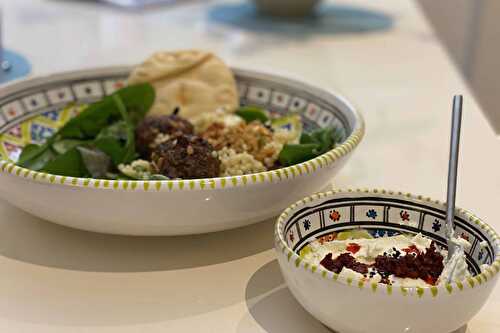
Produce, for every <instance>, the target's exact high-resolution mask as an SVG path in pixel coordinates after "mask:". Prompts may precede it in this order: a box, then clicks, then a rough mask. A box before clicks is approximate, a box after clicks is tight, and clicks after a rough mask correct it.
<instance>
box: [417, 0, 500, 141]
mask: <svg viewBox="0 0 500 333" xmlns="http://www.w3.org/2000/svg"><path fill="white" fill-rule="evenodd" d="M418 1H419V3H420V5H421V7H422V8H423V10H424V12H425V14H426V15H427V17H428V18H429V20H430V22H431V23H432V24H433V25H434V27H435V29H436V32H437V34H438V36H439V38H440V39H441V40H442V41H443V42H444V44H445V45H446V47H447V48H448V51H449V53H450V55H451V57H452V58H453V60H454V61H455V63H456V64H457V66H458V67H459V68H460V70H461V71H462V73H463V75H464V77H465V78H466V79H467V81H468V82H469V85H470V86H471V87H472V89H473V91H474V93H475V95H476V97H477V99H478V101H479V103H480V104H481V106H482V108H483V110H484V111H485V113H486V115H487V117H488V118H489V119H490V123H491V125H492V127H493V128H494V129H495V131H496V132H497V133H498V134H500V107H499V106H498V105H497V104H496V103H497V99H496V98H497V97H499V96H497V95H500V1H499V0H439V1H436V0H418Z"/></svg>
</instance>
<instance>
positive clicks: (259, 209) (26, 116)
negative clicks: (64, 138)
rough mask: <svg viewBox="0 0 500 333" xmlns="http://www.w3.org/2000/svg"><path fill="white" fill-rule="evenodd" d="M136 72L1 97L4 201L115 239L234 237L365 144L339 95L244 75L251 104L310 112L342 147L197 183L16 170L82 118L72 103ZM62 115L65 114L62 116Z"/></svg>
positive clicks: (43, 84) (90, 76)
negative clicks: (228, 232) (26, 151)
mask: <svg viewBox="0 0 500 333" xmlns="http://www.w3.org/2000/svg"><path fill="white" fill-rule="evenodd" d="M130 70H131V68H130V67H113V68H105V69H96V70H85V71H79V72H72V73H66V74H58V75H51V76H48V77H42V78H35V79H29V80H26V81H21V82H19V83H15V84H11V85H9V86H4V87H3V88H0V155H1V156H2V157H3V160H1V161H0V196H1V197H3V198H4V199H5V200H7V201H8V202H10V203H11V204H13V205H15V206H17V207H19V208H21V209H23V210H25V211H27V212H29V213H32V214H33V215H36V216H39V217H41V218H43V219H46V220H49V221H52V222H56V223H59V224H62V225H66V226H69V227H74V228H79V229H84V230H90V231H97V232H103V233H112V234H127V235H181V234H195V233H205V232H212V231H219V230H225V229H231V228H236V227H240V226H243V225H247V224H250V223H254V222H257V221H261V220H264V219H267V218H270V217H273V216H277V215H278V214H279V213H280V212H281V211H282V210H283V209H284V208H285V207H287V206H288V205H289V204H290V203H292V202H294V201H296V200H298V199H300V198H301V197H304V196H305V195H308V194H311V193H313V192H317V191H319V190H320V189H322V188H323V187H324V186H326V185H327V184H328V183H329V182H330V181H331V179H332V177H333V176H334V175H335V174H336V173H337V171H338V170H339V169H340V168H341V167H342V166H343V165H344V164H345V163H346V161H347V159H348V158H349V157H350V156H351V152H352V151H353V150H354V148H355V147H356V146H357V145H358V143H359V142H360V140H361V138H362V136H363V132H364V125H363V120H362V118H361V116H360V115H359V113H358V112H357V111H356V109H355V108H354V107H353V106H351V104H349V103H348V102H347V101H345V100H344V99H343V98H341V97H339V96H338V95H336V94H334V93H331V92H327V91H324V90H321V89H318V88H315V87H312V86H310V85H307V84H304V83H301V82H297V81H293V80H289V79H286V78H282V77H278V76H273V75H267V74H261V73H256V72H250V71H244V70H238V69H235V70H234V72H235V74H236V78H237V82H238V88H239V92H240V96H241V103H242V104H251V105H258V106H262V107H264V108H267V109H268V110H269V111H270V112H273V113H280V114H285V113H287V112H289V111H294V112H301V115H302V118H303V125H304V127H305V128H306V129H313V128H318V127H323V126H334V127H336V128H337V129H338V130H339V131H340V132H341V133H342V135H343V142H342V144H340V145H338V146H337V147H336V148H335V149H333V150H331V151H330V152H327V153H326V154H323V155H322V156H319V157H317V158H315V159H313V160H310V161H307V162H305V163H301V164H298V165H294V166H291V167H287V168H282V169H277V170H273V171H269V172H262V173H258V174H251V175H244V176H237V177H222V178H212V179H196V180H172V181H109V180H98V179H84V178H73V177H62V176H57V175H50V174H46V173H40V172H33V171H30V170H28V169H24V168H21V167H18V166H16V165H15V164H14V163H12V162H10V161H9V159H10V160H13V161H15V160H16V159H17V158H18V155H19V153H20V151H21V148H22V147H23V146H24V145H26V144H28V143H31V142H35V143H36V142H41V141H43V140H44V139H45V138H47V137H48V136H50V135H51V134H52V133H54V132H55V131H56V129H57V128H58V127H60V126H61V125H62V124H64V123H65V122H66V121H67V120H68V119H69V118H70V117H72V116H73V115H74V114H73V113H74V111H73V110H63V108H64V107H65V106H66V105H67V104H68V103H88V102H91V101H95V100H98V99H100V98H101V97H102V96H103V95H106V94H109V93H111V92H113V91H114V90H115V89H117V88H119V87H121V86H122V85H123V84H124V80H125V78H126V77H127V76H128V73H129V72H130ZM61 110H63V111H61Z"/></svg>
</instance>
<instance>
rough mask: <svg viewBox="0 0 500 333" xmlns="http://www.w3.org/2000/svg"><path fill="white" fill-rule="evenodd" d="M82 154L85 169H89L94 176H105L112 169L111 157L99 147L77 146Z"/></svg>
mask: <svg viewBox="0 0 500 333" xmlns="http://www.w3.org/2000/svg"><path fill="white" fill-rule="evenodd" d="M76 149H77V150H78V152H79V153H80V155H81V156H82V162H83V164H84V165H85V169H87V170H88V172H89V173H90V175H91V176H92V178H105V177H106V175H107V174H108V172H109V170H110V169H111V158H110V157H109V156H108V155H106V154H105V153H104V152H102V151H100V150H99V149H92V148H86V147H77V148H76Z"/></svg>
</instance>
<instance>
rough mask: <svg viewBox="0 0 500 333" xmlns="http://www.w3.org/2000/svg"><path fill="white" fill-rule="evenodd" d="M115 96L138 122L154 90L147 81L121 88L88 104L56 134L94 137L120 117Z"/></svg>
mask: <svg viewBox="0 0 500 333" xmlns="http://www.w3.org/2000/svg"><path fill="white" fill-rule="evenodd" d="M115 96H118V97H119V98H120V99H121V101H122V104H123V105H124V107H125V108H126V110H127V111H128V113H130V119H131V120H132V121H134V122H138V121H140V120H141V119H142V118H143V117H144V116H145V115H146V113H147V112H148V110H149V109H150V108H151V106H152V105H153V102H154V98H155V92H154V88H153V87H152V86H151V85H150V84H149V83H144V84H139V85H133V86H128V87H125V88H122V89H120V90H118V91H116V92H115V93H113V94H112V95H109V96H106V97H104V98H103V99H102V100H100V101H98V102H96V103H93V104H91V105H89V106H88V107H87V108H86V109H85V110H84V111H82V112H81V113H80V114H79V115H78V116H76V117H75V118H73V119H71V120H70V121H68V122H67V123H66V125H64V126H63V127H62V128H61V129H60V130H59V131H58V133H57V135H59V136H60V137H62V138H72V139H89V138H94V137H95V136H96V135H98V134H99V132H100V131H101V130H102V129H103V128H104V127H106V126H108V125H109V124H111V123H112V122H114V121H116V120H118V119H120V118H122V113H121V111H120V110H119V107H118V104H117V103H116V100H115Z"/></svg>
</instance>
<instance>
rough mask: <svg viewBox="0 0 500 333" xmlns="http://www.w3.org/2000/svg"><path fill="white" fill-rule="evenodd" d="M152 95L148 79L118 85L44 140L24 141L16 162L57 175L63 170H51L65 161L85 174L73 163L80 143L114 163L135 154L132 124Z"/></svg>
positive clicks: (146, 105)
mask: <svg viewBox="0 0 500 333" xmlns="http://www.w3.org/2000/svg"><path fill="white" fill-rule="evenodd" d="M154 99H155V91H154V88H153V87H152V86H151V84H149V83H144V84H139V85H133V86H128V87H125V88H122V89H120V90H118V91H116V92H115V93H113V94H112V95H110V96H107V97H104V98H103V99H102V100H101V101H98V102H96V103H93V104H91V105H89V106H88V107H87V108H86V109H85V110H84V111H82V112H81V113H80V114H79V115H77V116H76V117H75V118H73V119H71V120H70V121H68V122H67V123H66V124H65V125H64V126H63V127H62V128H61V129H60V130H59V131H58V132H57V133H55V134H54V135H52V136H51V137H50V138H49V139H48V140H47V142H46V143H45V144H43V145H27V146H26V147H25V148H24V149H23V152H22V153H21V156H20V158H19V161H18V163H17V164H18V165H20V166H23V167H26V168H30V169H32V170H42V169H43V170H45V171H47V172H49V171H48V170H52V171H50V172H53V173H56V174H61V175H63V174H64V175H66V173H65V172H64V171H62V172H60V171H55V170H58V169H59V168H60V167H61V166H63V165H68V167H71V168H72V169H71V170H69V171H68V173H71V174H78V173H81V174H83V173H86V174H88V172H87V170H85V172H83V171H82V170H83V169H82V168H80V167H79V166H78V163H77V162H78V157H77V155H76V153H78V154H79V152H78V151H76V150H74V149H75V148H76V147H80V146H95V147H97V148H99V149H100V150H102V151H103V152H105V153H106V154H108V155H109V156H110V157H111V159H112V160H113V162H114V163H122V162H128V161H130V160H132V159H134V158H135V157H136V153H135V138H134V126H135V124H136V123H137V122H138V121H139V120H140V119H142V118H143V117H144V116H145V115H146V113H147V112H148V111H149V109H150V108H151V106H152V104H153V102H154ZM58 154H59V156H58ZM78 156H79V155H78ZM80 159H81V156H80Z"/></svg>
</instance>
